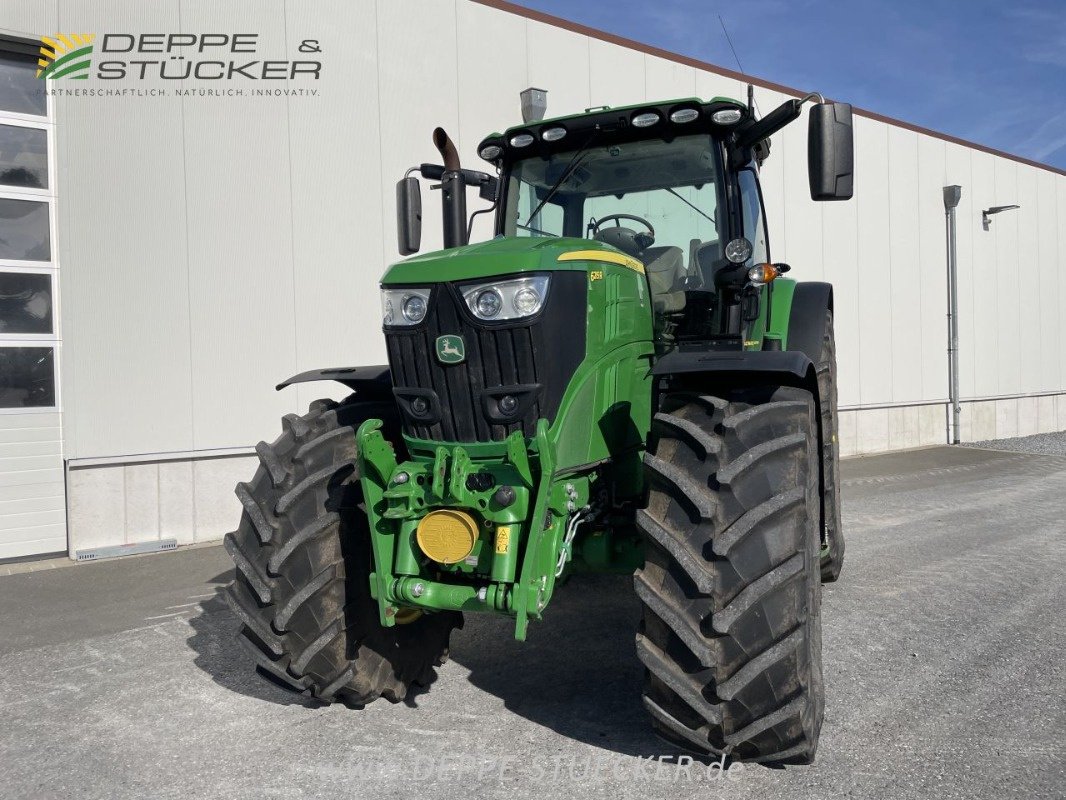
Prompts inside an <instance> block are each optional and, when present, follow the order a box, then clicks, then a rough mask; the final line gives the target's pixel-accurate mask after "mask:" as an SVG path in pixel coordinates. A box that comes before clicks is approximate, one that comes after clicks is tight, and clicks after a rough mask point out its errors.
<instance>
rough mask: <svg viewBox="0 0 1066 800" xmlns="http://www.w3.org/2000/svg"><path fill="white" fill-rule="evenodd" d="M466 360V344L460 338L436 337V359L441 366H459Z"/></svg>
mask: <svg viewBox="0 0 1066 800" xmlns="http://www.w3.org/2000/svg"><path fill="white" fill-rule="evenodd" d="M465 358H466V344H465V343H464V342H463V337H462V336H455V335H448V336H438V337H437V359H438V360H439V361H440V363H442V364H460V363H462V361H463V359H465Z"/></svg>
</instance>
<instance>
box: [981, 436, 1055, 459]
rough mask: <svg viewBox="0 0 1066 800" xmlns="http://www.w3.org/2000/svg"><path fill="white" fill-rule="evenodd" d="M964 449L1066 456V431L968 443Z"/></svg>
mask: <svg viewBox="0 0 1066 800" xmlns="http://www.w3.org/2000/svg"><path fill="white" fill-rule="evenodd" d="M963 447H981V448H984V449H986V450H1011V451H1013V452H1016V453H1034V454H1039V455H1045V456H1066V431H1058V432H1057V433H1038V434H1036V435H1035V436H1018V437H1017V438H1014V439H991V440H989V441H987V442H967V443H966V444H964V445H963Z"/></svg>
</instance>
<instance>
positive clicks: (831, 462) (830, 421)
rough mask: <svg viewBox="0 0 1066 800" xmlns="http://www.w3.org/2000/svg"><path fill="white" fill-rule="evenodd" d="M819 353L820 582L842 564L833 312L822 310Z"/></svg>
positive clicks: (833, 576)
mask: <svg viewBox="0 0 1066 800" xmlns="http://www.w3.org/2000/svg"><path fill="white" fill-rule="evenodd" d="M825 313H826V321H825V329H824V330H825V333H824V334H823V336H822V352H821V355H820V357H819V359H818V364H817V374H818V396H819V401H820V405H821V413H822V476H823V477H822V480H823V492H822V525H823V531H822V553H821V572H822V581H824V582H825V583H831V582H833V581H835V580H836V579H837V578H839V577H840V570H841V568H842V567H843V566H844V531H843V529H842V528H841V525H840V437H839V432H840V428H839V423H838V421H837V357H836V339H835V338H834V336H833V312H832V311H826V312H825Z"/></svg>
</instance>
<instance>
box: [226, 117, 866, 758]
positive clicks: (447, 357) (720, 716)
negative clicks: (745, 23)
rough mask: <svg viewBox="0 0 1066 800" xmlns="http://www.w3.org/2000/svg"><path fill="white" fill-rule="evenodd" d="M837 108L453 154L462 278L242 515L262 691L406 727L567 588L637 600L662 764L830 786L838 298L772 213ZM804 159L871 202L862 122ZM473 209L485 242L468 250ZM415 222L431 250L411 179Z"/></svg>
mask: <svg viewBox="0 0 1066 800" xmlns="http://www.w3.org/2000/svg"><path fill="white" fill-rule="evenodd" d="M813 97H815V96H811V97H809V98H803V99H802V100H794V101H789V102H787V103H786V104H785V105H784V106H782V107H781V108H780V109H777V110H776V111H774V112H772V113H771V114H769V115H768V116H767V117H765V118H763V119H762V120H756V119H755V117H754V114H753V113H752V109H751V107H750V103H749V105H748V106H744V105H741V104H739V103H737V102H736V101H732V100H728V99H724V98H716V99H714V100H711V101H709V102H702V101H699V100H695V99H683V100H675V101H669V102H664V103H659V104H650V105H642V106H634V107H629V108H622V109H601V110H597V111H590V112H586V113H585V114H582V115H578V116H575V117H567V118H562V119H557V120H548V121H544V122H535V123H530V124H527V125H523V126H520V127H518V128H515V129H512V130H509V131H507V132H506V133H504V134H502V135H500V134H494V135H492V136H490V137H488V138H487V139H486V140H485V141H483V142H482V144H481V146H480V147H479V152H480V153H481V155H482V157H483V158H485V159H486V160H488V161H489V162H491V163H492V164H493V165H494V166H495V168H496V175H490V174H487V173H483V172H477V171H473V170H468V169H463V168H462V167H461V166H460V165H459V162H458V155H457V152H456V149H455V147H454V145H453V144H452V143H451V142H450V140H449V139H448V137H447V135H446V134H444V132H443V131H441V130H440V129H438V130H437V132H436V133H435V134H434V141H435V143H436V144H437V146H438V148H439V149H440V151H441V155H442V158H443V161H444V164H443V165H440V166H435V165H428V164H424V165H421V167H417V168H412V170H411V172H418V173H419V174H420V175H421V176H422V177H424V178H430V179H432V180H438V181H440V186H441V190H442V191H441V194H442V200H443V226H444V240H445V249H444V250H443V251H440V252H437V253H429V254H426V255H422V256H416V257H413V258H409V259H407V260H405V261H401V262H399V263H397V264H394V265H393V266H391V267H389V269H388V270H387V271H386V272H385V275H384V277H383V278H382V281H381V287H382V299H383V323H384V324H383V327H384V334H385V339H386V348H387V351H388V355H389V365H388V366H387V367H350V368H336V369H330V370H316V371H312V372H308V373H303V374H301V375H298V376H295V377H294V378H291V379H289V381H286V382H285V383H283V384H281V386H279V388H281V387H284V386H287V385H289V384H291V383H295V382H300V381H308V380H336V381H339V382H341V383H343V384H345V385H346V386H348V387H349V388H350V389H352V390H353V394H352V396H351V397H349V398H348V399H347V400H345V401H344V402H343V403H339V404H338V403H332V402H330V401H319V402H317V403H316V404H313V405H312V408H311V409H310V411H309V412H308V414H306V415H304V416H302V417H298V416H295V415H289V416H288V417H286V418H285V420H284V425H283V433H282V435H281V437H279V438H278V440H276V441H275V442H274V443H273V444H267V443H260V445H259V446H258V447H257V452H258V453H259V456H260V460H261V462H262V466H261V468H260V470H259V471H258V472H257V473H256V475H255V477H254V478H253V479H252V481H251V482H249V483H244V484H240V485H239V486H238V489H237V494H238V497H239V498H240V499H241V502H242V504H243V506H244V514H243V516H242V520H241V525H240V526H239V527H238V529H237V530H236V531H235V532H233V533H232V534H228V535H227V537H226V547H227V549H228V550H229V552H230V554H231V555H232V557H233V558H234V561H235V563H236V567H237V571H236V577H235V581H234V584H233V586H232V587H231V588H230V593H229V596H230V599H231V605H232V607H233V609H234V611H235V613H236V614H237V615H238V617H239V618H240V619H241V621H242V623H243V629H242V634H241V636H242V640H243V641H244V643H245V644H246V645H248V649H249V651H250V652H251V653H252V655H253V657H254V658H255V660H256V663H257V665H258V667H259V669H260V670H262V671H265V672H267V673H269V674H271V675H272V676H274V677H275V678H277V679H280V680H281V681H283V682H284V683H286V684H288V685H290V686H292V687H293V688H295V689H297V690H301V691H305V690H306V691H310V692H311V693H312V694H313V695H315V696H316V697H318V698H320V699H323V700H333V699H345V700H346V701H348V702H354V703H365V702H369V701H370V700H373V699H375V698H376V697H380V696H384V697H386V698H388V699H390V700H393V701H396V702H398V701H399V700H402V699H403V697H404V696H405V694H406V692H407V691H408V688H409V687H410V686H411V685H412V684H427V683H428V682H430V681H431V680H432V673H433V669H434V667H435V666H439V665H440V664H441V663H443V660H444V659H445V658H446V657H447V654H448V647H449V636H450V633H451V631H452V630H453V629H454V628H455V627H459V626H461V625H462V614H463V613H465V612H482V613H491V614H503V615H507V616H510V617H511V618H513V620H514V635H515V637H516V638H518V639H520V640H522V639H525V638H526V635H527V632H528V627H529V622H530V620H542V619H545V618H546V612H547V610H548V609H549V607H550V603H551V600H552V597H553V596H554V593H555V591H556V589H557V587H559V586H560V585H561V584H562V582H563V581H565V580H566V579H567V578H568V577H569V576H570V575H572V574H575V573H580V572H614V573H624V574H633V573H635V587H636V591H637V594H638V596H639V597H640V599H641V602H642V603H643V605H644V608H645V614H644V622H643V623H642V626H641V630H640V631H639V632H638V634H637V655H638V656H639V657H640V659H641V660H642V661H643V662H644V664H645V666H646V667H647V683H646V688H645V695H644V703H645V706H646V707H647V709H648V711H649V714H650V716H651V718H652V723H653V725H654V726H655V728H656V730H657V731H658V732H659V733H660V735H662V736H663V737H664V738H665V739H667V740H668V741H670V742H671V743H673V744H675V745H676V746H678V747H681V748H684V749H690V750H695V751H698V752H702V753H729V754H731V755H733V756H734V757H736V758H743V759H753V760H760V761H788V760H800V761H807V760H810V759H811V758H813V755H814V750H815V747H816V745H817V738H818V732H819V728H820V725H821V716H822V702H823V700H822V696H823V690H822V685H821V680H822V677H821V651H820V616H819V604H820V595H821V592H820V585H819V584H820V580H822V579H824V580H832V579H835V577H836V575H837V573H838V572H839V569H840V564H841V561H842V558H843V538H842V535H841V531H840V524H839V493H838V491H837V488H838V486H837V484H838V478H837V460H838V456H837V445H836V433H835V431H836V428H835V426H836V388H835V363H834V349H833V339H832V290H831V287H829V286H828V285H827V284H820V283H797V282H796V281H794V280H791V279H790V278H788V277H783V276H784V274H785V273H786V272H788V270H789V267H788V265H785V264H780V263H776V264H775V263H770V262H769V259H768V253H769V251H768V247H769V245H768V241H767V235H766V230H765V220H764V219H763V217H764V215H763V213H762V203H761V195H760V194H759V192H758V166H759V165H760V164H761V163H762V160H763V159H765V158H766V156H767V155H768V152H769V136H770V134H772V133H774V132H775V131H776V130H778V129H780V128H781V127H783V126H784V125H785V124H788V122H791V121H792V120H794V119H795V118H797V117H798V116H799V113H800V106H801V105H802V103H803V102H805V101H806V100H809V99H812V98H813ZM818 99H820V98H818ZM809 135H810V137H811V164H810V175H811V194H812V198H814V199H828V200H833V199H847V198H848V197H850V196H851V134H850V109H849V108H848V107H847V106H844V105H841V104H833V103H825V102H821V103H819V104H817V105H816V106H814V111H812V112H811V125H810V134H809ZM468 187H475V188H477V189H478V190H479V192H480V195H481V196H482V197H483V198H485V199H486V200H489V201H491V202H492V207H491V208H492V209H493V210H495V213H496V227H497V234H498V235H497V236H496V238H494V239H492V240H491V241H488V242H484V243H480V244H468V243H467V242H466V231H467V225H468V223H467V216H466V190H467V188H468ZM397 210H398V227H399V241H400V249H401V252H404V253H411V252H414V251H417V249H418V241H419V238H420V220H421V199H420V194H419V188H418V179H417V178H416V177H411V174H410V173H409V174H408V176H407V177H405V178H404V180H402V181H401V182H400V184H399V185H398V187H397ZM623 222H625V223H626V224H625V226H623V224H622V223H623ZM611 223H613V224H611ZM631 223H632V224H633V227H630V224H631ZM547 619H550V615H548V616H547Z"/></svg>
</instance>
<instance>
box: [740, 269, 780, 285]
mask: <svg viewBox="0 0 1066 800" xmlns="http://www.w3.org/2000/svg"><path fill="white" fill-rule="evenodd" d="M780 274H781V271H780V270H779V269H778V268H777V267H776V266H774V265H773V264H756V265H755V266H754V267H752V268H751V269H749V270H748V280H749V281H751V282H752V283H756V284H759V285H762V284H765V283H770V282H771V281H773V280H774V279H775V278H777V277H778V276H779V275H780Z"/></svg>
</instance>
